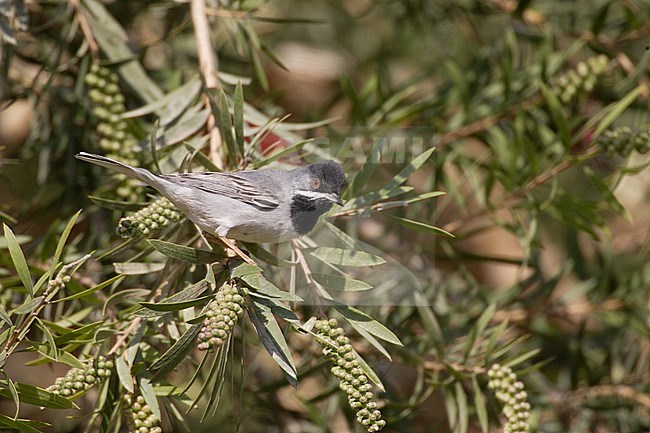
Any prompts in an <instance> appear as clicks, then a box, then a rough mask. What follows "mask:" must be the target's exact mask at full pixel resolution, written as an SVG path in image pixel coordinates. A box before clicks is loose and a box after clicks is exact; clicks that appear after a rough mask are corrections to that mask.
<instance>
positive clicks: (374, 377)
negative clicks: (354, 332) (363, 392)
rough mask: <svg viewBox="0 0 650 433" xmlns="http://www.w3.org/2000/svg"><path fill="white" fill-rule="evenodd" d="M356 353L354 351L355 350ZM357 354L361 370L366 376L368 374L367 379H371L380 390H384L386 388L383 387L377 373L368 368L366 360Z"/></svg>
mask: <svg viewBox="0 0 650 433" xmlns="http://www.w3.org/2000/svg"><path fill="white" fill-rule="evenodd" d="M355 353H356V352H355ZM356 355H357V361H358V362H359V367H360V368H361V369H362V370H363V372H364V373H366V376H368V379H370V380H371V381H372V383H374V384H375V385H377V387H378V388H379V390H380V391H382V392H386V388H385V387H384V384H383V383H382V382H381V379H380V378H379V375H378V374H377V373H375V370H373V369H372V368H370V365H368V363H367V362H366V360H365V359H363V357H361V355H359V354H358V353H357V354H356Z"/></svg>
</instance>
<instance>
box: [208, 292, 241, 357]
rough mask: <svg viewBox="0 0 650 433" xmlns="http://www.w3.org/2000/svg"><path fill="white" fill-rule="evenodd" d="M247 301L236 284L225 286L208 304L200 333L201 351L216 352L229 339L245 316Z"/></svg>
mask: <svg viewBox="0 0 650 433" xmlns="http://www.w3.org/2000/svg"><path fill="white" fill-rule="evenodd" d="M245 307H246V301H245V300H244V297H243V296H241V295H240V294H239V290H238V289H237V286H235V285H234V284H224V285H223V286H222V287H221V289H219V291H218V292H217V294H216V296H215V298H214V300H212V301H210V303H209V304H208V310H207V312H206V313H205V316H206V317H205V320H203V327H202V328H201V332H200V333H199V337H198V339H199V341H200V343H199V345H198V348H199V349H200V350H214V349H218V348H219V347H221V345H222V344H223V343H224V342H225V341H226V340H227V339H228V337H229V336H230V334H231V333H232V330H233V328H234V327H235V325H236V324H237V321H238V320H239V318H240V317H241V316H242V315H243V314H244V308H245Z"/></svg>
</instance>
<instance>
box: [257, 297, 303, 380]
mask: <svg viewBox="0 0 650 433" xmlns="http://www.w3.org/2000/svg"><path fill="white" fill-rule="evenodd" d="M247 311H248V316H249V317H250V319H251V322H253V326H254V327H255V331H257V335H258V336H259V338H260V341H261V342H262V344H263V345H264V347H265V348H266V350H267V351H268V352H269V354H270V355H271V357H272V358H273V360H274V361H275V362H276V363H277V364H278V366H279V367H280V368H281V369H282V371H283V372H284V374H285V377H286V378H287V381H288V382H289V384H290V385H291V386H293V387H294V388H296V387H297V386H298V372H297V371H296V366H295V365H294V363H293V358H292V356H291V351H290V350H289V346H288V345H287V342H286V341H285V339H284V335H282V330H281V329H280V326H278V322H277V321H276V320H275V317H274V316H273V313H272V312H271V309H270V308H269V307H268V306H266V305H264V304H262V303H259V302H255V303H253V305H250V306H249V308H247Z"/></svg>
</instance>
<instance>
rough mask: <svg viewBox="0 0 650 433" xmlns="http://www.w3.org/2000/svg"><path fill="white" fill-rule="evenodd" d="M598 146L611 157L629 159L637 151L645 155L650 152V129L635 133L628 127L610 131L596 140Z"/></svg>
mask: <svg viewBox="0 0 650 433" xmlns="http://www.w3.org/2000/svg"><path fill="white" fill-rule="evenodd" d="M596 146H598V147H599V148H600V149H601V150H602V151H603V152H605V153H607V154H608V155H610V156H611V155H615V154H616V155H620V156H622V157H628V156H629V155H630V154H631V153H632V151H635V150H636V151H637V152H639V153H641V154H645V153H648V151H650V129H646V130H644V131H633V130H632V129H631V128H629V127H627V126H619V127H617V128H613V129H608V130H607V131H605V132H603V133H602V135H600V136H599V137H598V138H597V139H596Z"/></svg>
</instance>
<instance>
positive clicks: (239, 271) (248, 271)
mask: <svg viewBox="0 0 650 433" xmlns="http://www.w3.org/2000/svg"><path fill="white" fill-rule="evenodd" d="M261 272H262V268H260V267H259V266H255V265H249V264H248V263H241V264H239V265H237V266H235V267H234V268H233V270H232V271H231V272H230V278H241V277H244V276H246V275H254V274H259V273H261Z"/></svg>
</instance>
